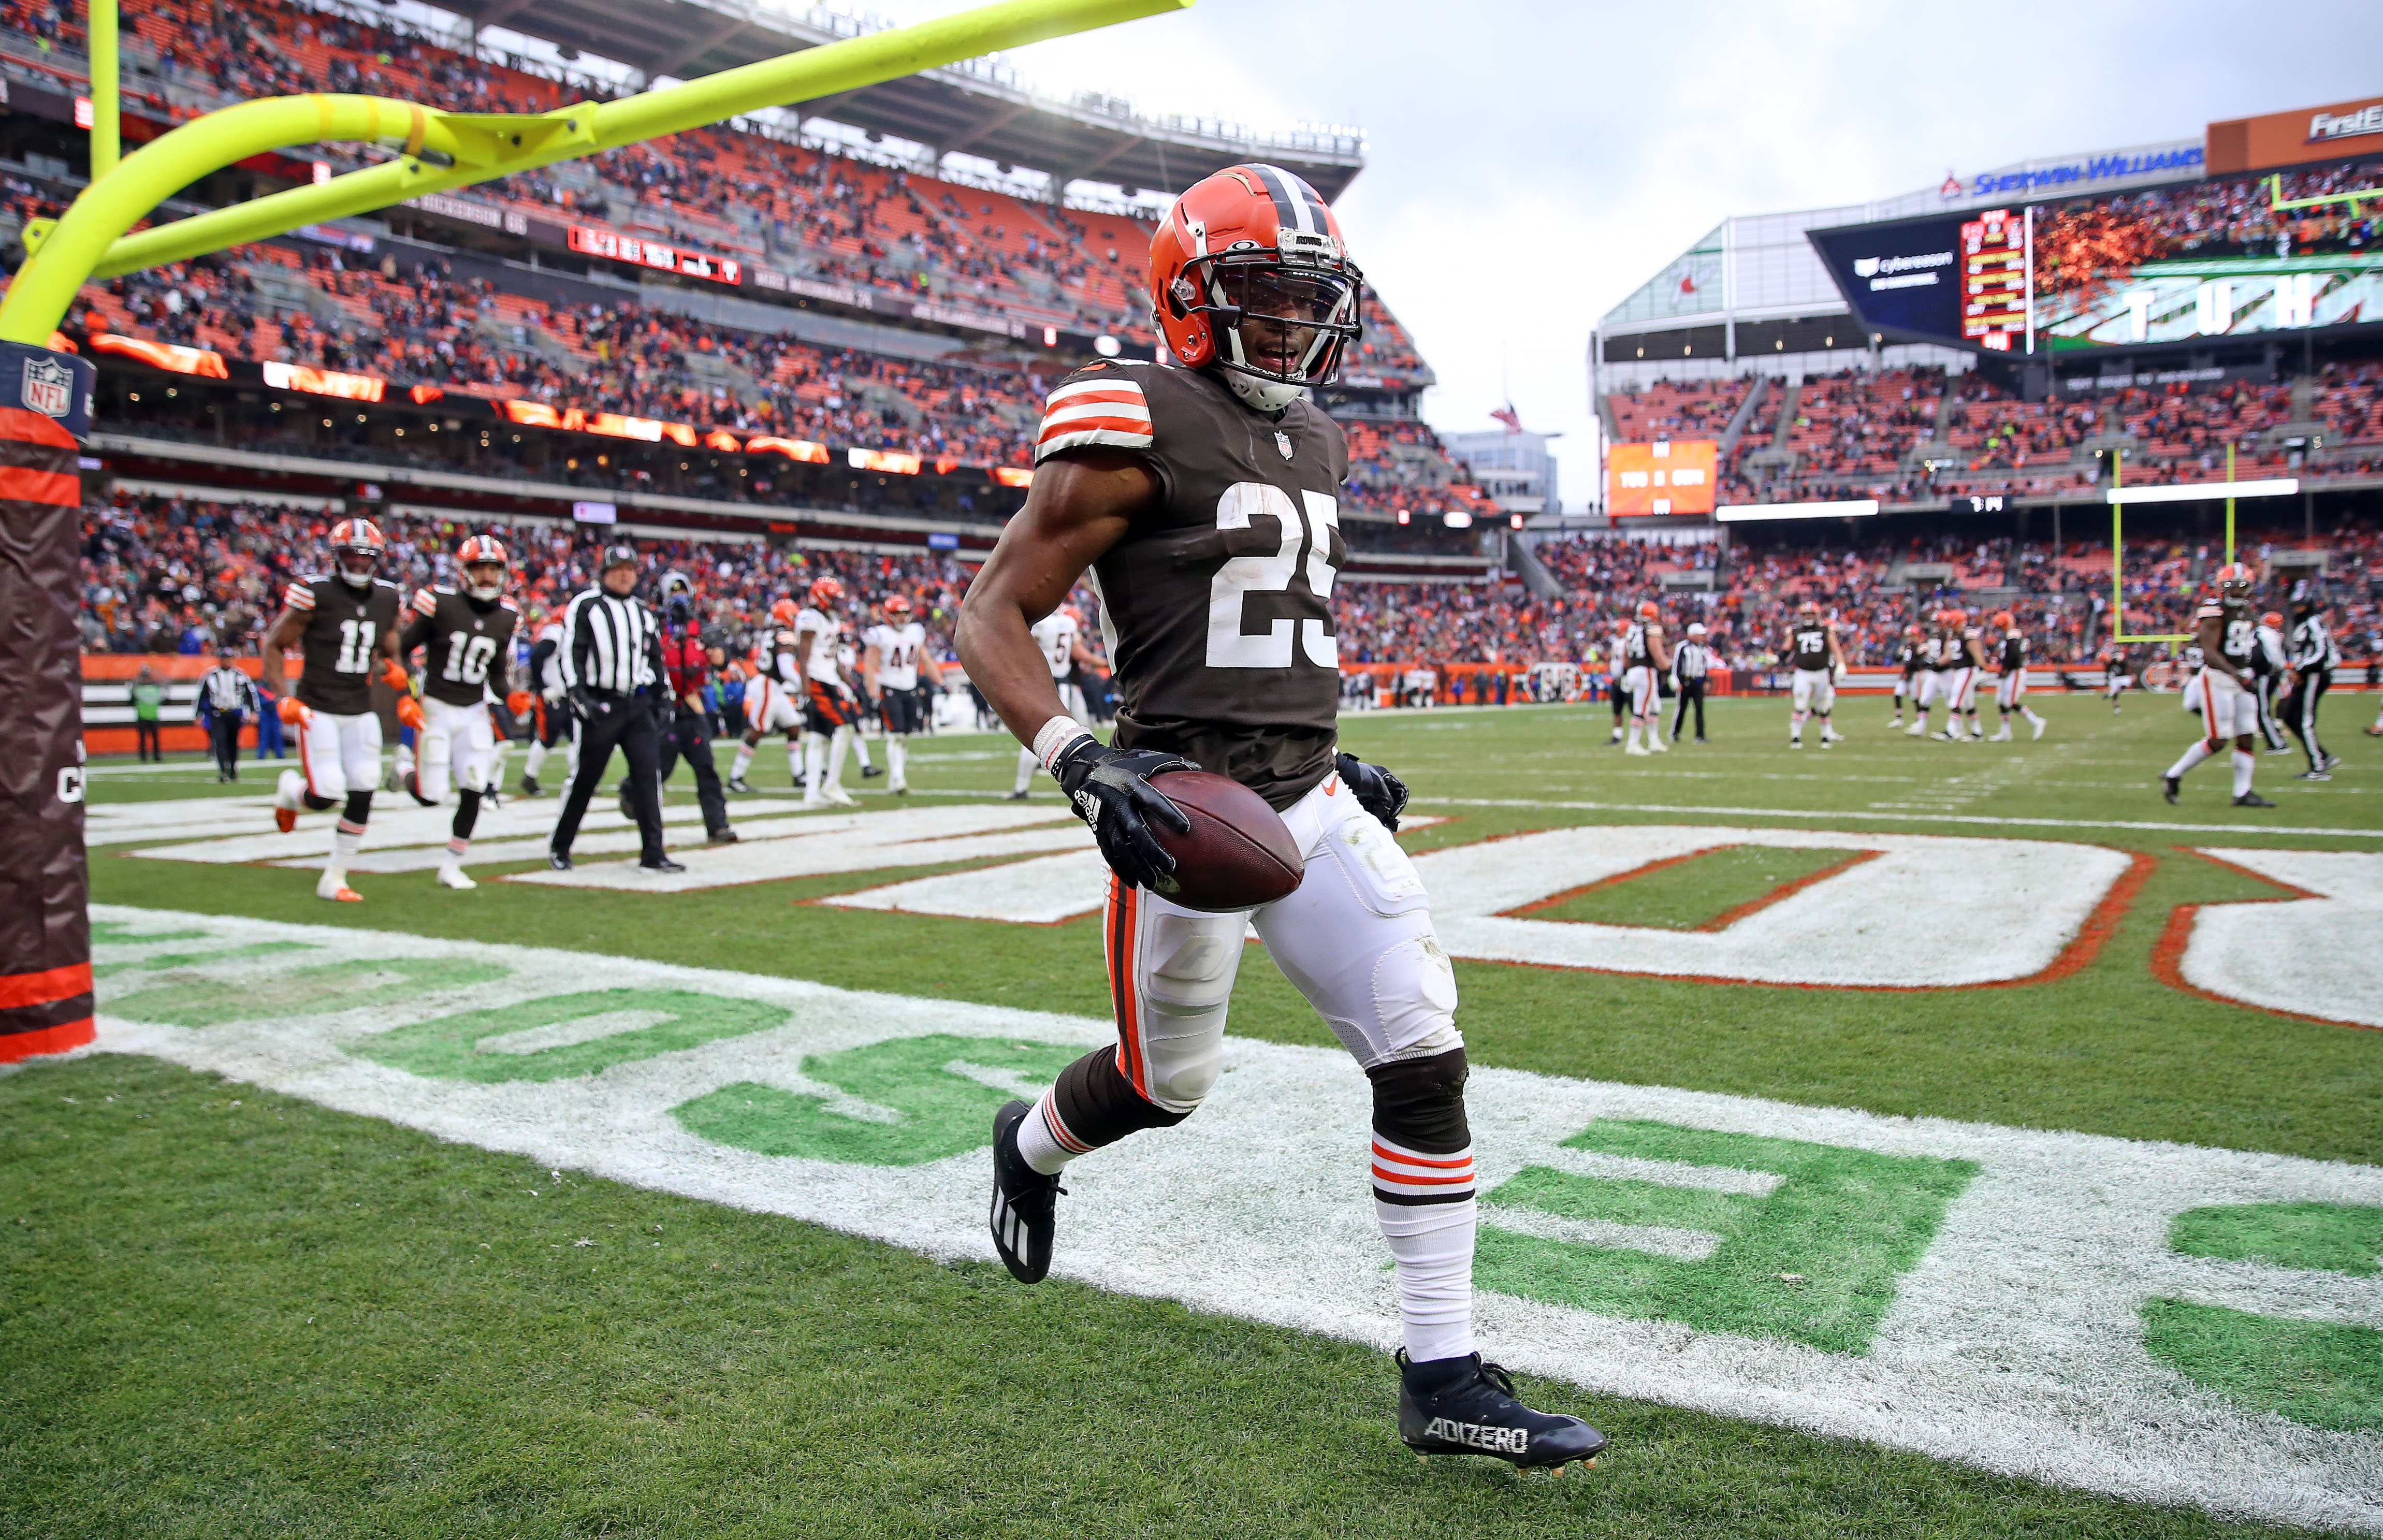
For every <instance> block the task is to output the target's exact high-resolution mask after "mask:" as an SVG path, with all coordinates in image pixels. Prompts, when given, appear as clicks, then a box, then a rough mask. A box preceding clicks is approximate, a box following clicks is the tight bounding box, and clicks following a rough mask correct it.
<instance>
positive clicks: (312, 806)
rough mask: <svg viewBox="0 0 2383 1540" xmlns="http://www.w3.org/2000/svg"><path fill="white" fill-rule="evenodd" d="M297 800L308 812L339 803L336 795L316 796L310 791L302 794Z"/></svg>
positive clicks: (320, 810)
mask: <svg viewBox="0 0 2383 1540" xmlns="http://www.w3.org/2000/svg"><path fill="white" fill-rule="evenodd" d="M298 800H299V801H301V802H303V803H304V804H305V805H306V810H307V811H308V812H310V813H319V812H323V811H324V810H326V809H327V808H330V807H336V806H338V805H339V798H337V797H331V796H316V795H315V794H314V793H312V792H307V793H305V794H303V795H301V796H300V797H299V799H298Z"/></svg>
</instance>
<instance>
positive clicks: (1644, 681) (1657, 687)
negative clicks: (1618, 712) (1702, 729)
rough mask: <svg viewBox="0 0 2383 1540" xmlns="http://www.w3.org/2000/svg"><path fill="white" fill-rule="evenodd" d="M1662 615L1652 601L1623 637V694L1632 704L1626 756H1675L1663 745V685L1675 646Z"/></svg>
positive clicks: (1647, 603) (1623, 747) (1639, 613)
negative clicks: (1666, 638) (1669, 640)
mask: <svg viewBox="0 0 2383 1540" xmlns="http://www.w3.org/2000/svg"><path fill="white" fill-rule="evenodd" d="M1662 614H1663V612H1662V610H1660V609H1658V608H1657V607H1656V605H1655V602H1654V600H1652V599H1649V600H1648V601H1647V602H1645V603H1643V604H1641V605H1639V606H1638V618H1637V619H1636V620H1635V621H1633V622H1630V629H1629V630H1627V631H1625V632H1624V633H1623V634H1622V693H1623V694H1624V696H1628V697H1629V701H1630V735H1629V737H1628V738H1627V739H1626V740H1624V743H1623V745H1622V752H1623V753H1624V754H1669V753H1671V752H1672V745H1669V744H1667V743H1665V742H1664V741H1663V692H1662V686H1661V684H1660V683H1659V681H1660V679H1661V675H1663V674H1664V673H1666V672H1669V671H1670V670H1671V667H1672V648H1671V645H1670V644H1669V643H1667V642H1665V641H1664V640H1663V621H1662ZM1642 739H1643V740H1644V741H1643V742H1642V741H1641V740H1642Z"/></svg>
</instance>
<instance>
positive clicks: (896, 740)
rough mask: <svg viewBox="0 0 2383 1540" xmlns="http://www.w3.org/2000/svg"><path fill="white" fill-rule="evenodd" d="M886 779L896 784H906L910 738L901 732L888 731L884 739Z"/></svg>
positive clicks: (908, 771)
mask: <svg viewBox="0 0 2383 1540" xmlns="http://www.w3.org/2000/svg"><path fill="white" fill-rule="evenodd" d="M885 772H886V779H887V780H888V781H890V782H892V783H893V784H895V785H896V786H907V785H908V784H909V783H910V782H909V773H910V740H909V739H908V737H907V736H905V735H904V734H902V733H888V734H887V735H886V739H885Z"/></svg>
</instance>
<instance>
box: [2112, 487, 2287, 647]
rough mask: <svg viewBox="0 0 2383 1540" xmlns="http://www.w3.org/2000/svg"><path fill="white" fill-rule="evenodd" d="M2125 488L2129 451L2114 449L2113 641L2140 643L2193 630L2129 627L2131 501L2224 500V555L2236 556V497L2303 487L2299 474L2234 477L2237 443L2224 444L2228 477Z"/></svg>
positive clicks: (2185, 638)
mask: <svg viewBox="0 0 2383 1540" xmlns="http://www.w3.org/2000/svg"><path fill="white" fill-rule="evenodd" d="M2125 487H2126V452H2125V451H2124V450H2111V451H2110V489H2109V490H2108V491H2107V492H2105V493H2104V494H2103V497H2104V498H2105V499H2107V501H2108V502H2109V504H2110V640H2111V641H2113V642H2115V643H2118V645H2120V646H2122V647H2123V646H2126V645H2128V644H2130V643H2136V642H2170V643H2178V642H2190V641H2192V633H2191V632H2183V633H2162V634H2158V635H2150V634H2140V635H2130V634H2129V633H2128V631H2127V578H2126V559H2127V541H2126V534H2127V530H2126V516H2127V504H2129V503H2130V502H2201V501H2204V500H2206V499H2211V498H2224V499H2226V556H2225V561H2233V560H2234V499H2236V498H2283V497H2290V496H2291V495H2292V494H2293V493H2295V492H2297V491H2299V490H2300V489H2301V484H2300V478H2299V477H2297V476H2279V477H2277V478H2274V479H2272V480H2268V481H2237V480H2235V479H2234V446H2233V445H2231V444H2229V445H2227V446H2226V479H2225V480H2224V481H2219V482H2202V483H2187V484H2184V485H2181V486H2170V487H2141V488H2138V489H2137V490H2135V491H2132V492H2130V491H2127V490H2126V489H2125Z"/></svg>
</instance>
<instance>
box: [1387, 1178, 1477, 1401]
mask: <svg viewBox="0 0 2383 1540" xmlns="http://www.w3.org/2000/svg"><path fill="white" fill-rule="evenodd" d="M1372 1157H1373V1159H1372V1164H1373V1182H1374V1192H1375V1195H1374V1218H1375V1220H1376V1221H1377V1223H1378V1224H1379V1225H1380V1226H1381V1227H1382V1238H1383V1239H1384V1240H1386V1241H1388V1242H1389V1247H1390V1260H1391V1261H1392V1262H1393V1263H1396V1264H1397V1268H1398V1282H1399V1323H1400V1326H1401V1332H1402V1335H1403V1336H1404V1337H1405V1346H1406V1349H1407V1357H1408V1358H1409V1359H1411V1360H1413V1361H1415V1362H1417V1363H1427V1362H1429V1361H1432V1360H1433V1359H1441V1358H1462V1357H1463V1356H1464V1355H1465V1354H1467V1353H1470V1352H1471V1351H1473V1233H1474V1227H1475V1222H1476V1220H1477V1217H1478V1214H1477V1212H1476V1205H1475V1201H1474V1198H1473V1188H1472V1185H1471V1179H1472V1177H1473V1152H1472V1151H1471V1150H1470V1149H1466V1150H1464V1151H1462V1152H1459V1153H1457V1154H1454V1155H1426V1154H1422V1153H1420V1152H1415V1151H1411V1150H1408V1149H1406V1148H1404V1147H1403V1146H1401V1145H1398V1144H1393V1143H1392V1142H1390V1141H1389V1140H1387V1139H1384V1138H1383V1137H1382V1136H1381V1135H1380V1134H1378V1133H1377V1134H1376V1135H1374V1140H1373V1148H1372ZM1426 1162H1427V1163H1429V1164H1423V1163H1426ZM1458 1162H1462V1163H1463V1164H1454V1163H1458ZM1451 1178H1462V1183H1463V1185H1461V1186H1460V1185H1458V1184H1457V1183H1456V1182H1453V1181H1451ZM1401 1189H1403V1192H1417V1191H1421V1192H1426V1193H1428V1194H1429V1195H1430V1196H1432V1197H1433V1198H1436V1199H1445V1198H1446V1197H1447V1196H1448V1195H1449V1194H1451V1193H1454V1192H1462V1193H1463V1197H1462V1198H1460V1199H1458V1200H1457V1201H1453V1202H1449V1201H1437V1202H1428V1203H1394V1202H1390V1201H1388V1200H1386V1199H1385V1198H1383V1196H1382V1194H1383V1193H1384V1192H1386V1191H1393V1190H1401Z"/></svg>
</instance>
